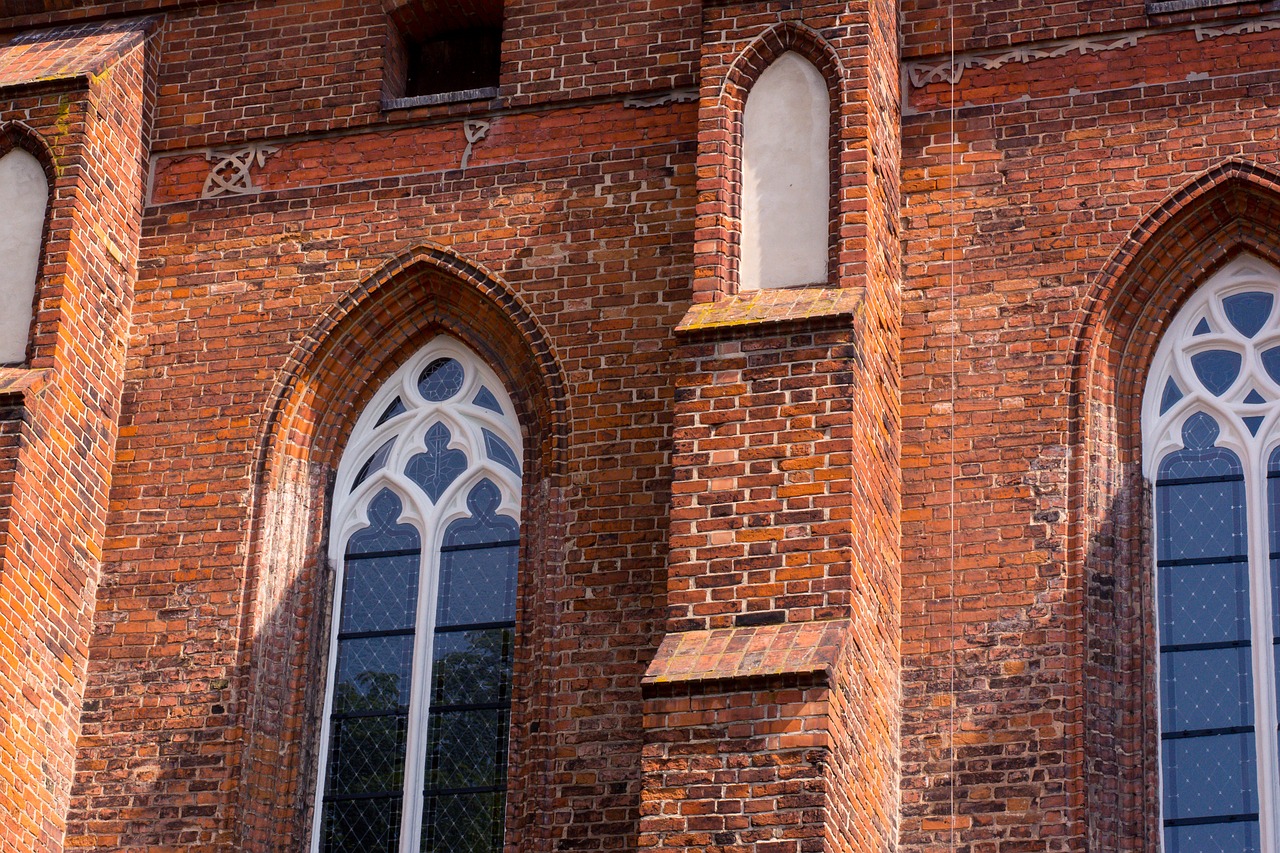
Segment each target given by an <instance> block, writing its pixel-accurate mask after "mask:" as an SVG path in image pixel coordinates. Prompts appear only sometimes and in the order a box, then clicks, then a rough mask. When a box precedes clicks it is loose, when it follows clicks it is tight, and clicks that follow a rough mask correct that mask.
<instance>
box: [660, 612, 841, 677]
mask: <svg viewBox="0 0 1280 853" xmlns="http://www.w3.org/2000/svg"><path fill="white" fill-rule="evenodd" d="M849 632H850V624H849V621H848V620H847V619H835V620H831V621H826V622H796V623H789V624H782V625H756V626H735V627H733V628H711V629H708V630H702V631H683V632H679V633H672V634H667V635H666V637H664V638H663V640H662V644H661V645H660V646H659V647H658V653H657V655H656V656H655V657H654V659H653V662H652V663H650V664H649V669H648V671H647V672H646V673H645V676H644V681H643V684H644V686H645V688H646V689H647V690H652V689H653V688H655V687H657V686H659V685H667V684H681V683H684V684H689V683H694V682H723V681H738V680H743V679H752V678H764V677H776V676H795V675H811V676H821V677H822V678H821V680H822V681H824V682H825V681H826V680H828V679H830V677H831V675H832V673H833V672H834V669H835V665H836V661H837V659H838V658H839V656H840V652H841V650H842V649H843V647H844V643H845V638H846V637H848V636H849Z"/></svg>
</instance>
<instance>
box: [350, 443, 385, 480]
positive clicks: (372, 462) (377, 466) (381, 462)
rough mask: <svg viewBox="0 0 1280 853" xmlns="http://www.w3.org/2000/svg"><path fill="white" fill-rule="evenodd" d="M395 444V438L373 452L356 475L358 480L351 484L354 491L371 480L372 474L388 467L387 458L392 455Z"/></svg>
mask: <svg viewBox="0 0 1280 853" xmlns="http://www.w3.org/2000/svg"><path fill="white" fill-rule="evenodd" d="M395 443H396V440H395V439H394V438H393V439H391V440H390V441H387V442H384V443H383V445H382V446H381V447H379V448H378V449H377V450H375V451H373V455H372V456H370V457H369V458H368V460H367V461H365V463H364V465H362V466H360V470H359V471H358V472H357V473H356V478H355V480H353V481H352V483H351V488H352V490H354V489H355V487H356V486H358V485H360V484H361V483H363V482H364V481H365V480H367V479H369V475H370V474H373V473H375V472H377V471H381V470H382V469H383V468H385V467H386V465H387V457H388V456H390V455H391V448H392V447H394V446H395Z"/></svg>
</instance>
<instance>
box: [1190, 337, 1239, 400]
mask: <svg viewBox="0 0 1280 853" xmlns="http://www.w3.org/2000/svg"><path fill="white" fill-rule="evenodd" d="M1240 363H1241V358H1240V353H1238V352H1232V351H1231V350H1225V349H1214V350H1209V351H1207V352H1198V353H1196V354H1195V355H1193V356H1191V369H1192V370H1194V371H1195V373H1196V377H1197V378H1198V379H1199V380H1200V382H1201V384H1203V385H1204V387H1205V388H1207V389H1209V393H1210V394H1213V395H1214V396H1215V397H1221V396H1222V395H1223V394H1225V393H1226V392H1227V389H1228V388H1230V387H1231V385H1232V383H1234V382H1235V381H1236V377H1237V376H1239V375H1240Z"/></svg>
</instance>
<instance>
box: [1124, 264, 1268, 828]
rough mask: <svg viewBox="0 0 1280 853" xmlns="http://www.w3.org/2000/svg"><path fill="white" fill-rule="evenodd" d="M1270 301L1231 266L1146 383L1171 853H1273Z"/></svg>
mask: <svg viewBox="0 0 1280 853" xmlns="http://www.w3.org/2000/svg"><path fill="white" fill-rule="evenodd" d="M1277 293H1280V271H1278V270H1276V269H1275V268H1274V267H1272V266H1271V265H1269V264H1267V263H1265V262H1263V261H1261V260H1259V259H1257V258H1254V257H1252V256H1248V255H1246V256H1242V257H1240V258H1237V259H1236V260H1234V261H1232V262H1231V263H1229V264H1227V265H1226V266H1225V267H1224V268H1223V269H1221V270H1220V271H1219V272H1218V273H1216V274H1215V275H1213V276H1212V277H1211V278H1210V279H1209V280H1208V281H1207V282H1205V284H1204V285H1203V286H1201V288H1200V289H1199V290H1198V291H1197V292H1196V293H1195V294H1194V295H1193V296H1192V298H1191V299H1190V300H1188V302H1187V304H1186V305H1185V306H1184V307H1183V308H1182V309H1181V310H1180V311H1179V312H1178V313H1177V314H1176V315H1175V316H1174V318H1173V320H1172V321H1171V322H1170V323H1169V325H1168V327H1167V329H1166V332H1165V335H1164V337H1163V338H1162V340H1161V343H1160V346H1159V348H1158V349H1157V352H1156V355H1155V359H1154V361H1153V363H1152V368H1151V373H1150V374H1149V376H1148V378H1147V390H1146V393H1145V396H1144V399H1143V423H1142V429H1143V449H1144V453H1143V464H1144V466H1145V468H1146V473H1147V476H1148V477H1149V478H1150V479H1151V480H1152V481H1153V482H1154V487H1155V488H1154V519H1153V522H1154V544H1155V558H1156V559H1155V572H1156V576H1155V593H1156V607H1155V622H1156V633H1157V636H1158V641H1159V655H1158V659H1157V669H1158V674H1159V678H1158V690H1159V713H1158V719H1159V725H1160V781H1161V797H1160V807H1161V820H1162V826H1163V841H1164V850H1165V853H1199V851H1204V850H1232V851H1241V853H1249V851H1258V853H1261V851H1274V850H1276V849H1280V837H1278V836H1277V826H1276V824H1277V819H1278V818H1280V723H1278V721H1277V710H1276V709H1277V704H1278V701H1280V668H1278V665H1277V655H1276V649H1277V647H1278V646H1280V447H1278V446H1277V445H1280V427H1278V426H1277V417H1276V414H1277V409H1278V408H1280V406H1277V402H1276V401H1277V400H1280V368H1277V365H1278V364H1280V347H1278V346H1277V344H1278V343H1280V316H1278V315H1280V311H1278V310H1277V301H1278V300H1277V299H1276V294H1277Z"/></svg>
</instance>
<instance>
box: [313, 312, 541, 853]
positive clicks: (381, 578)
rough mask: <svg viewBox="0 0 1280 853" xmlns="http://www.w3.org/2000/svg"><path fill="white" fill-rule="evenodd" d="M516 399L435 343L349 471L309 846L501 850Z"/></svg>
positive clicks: (336, 851)
mask: <svg viewBox="0 0 1280 853" xmlns="http://www.w3.org/2000/svg"><path fill="white" fill-rule="evenodd" d="M521 459H522V449H521V436H520V429H519V424H518V422H517V421H516V419H515V409H514V406H513V405H512V402H511V399H510V397H509V396H508V395H507V393H506V390H505V389H504V388H503V386H502V383H501V382H499V380H498V378H497V376H496V375H495V374H494V373H493V371H492V370H491V369H489V367H488V366H487V365H486V364H484V362H482V361H481V360H480V359H479V358H477V357H476V355H475V354H474V353H472V352H471V351H470V350H469V349H467V348H466V347H465V346H463V345H462V344H460V343H459V342H457V341H455V340H453V339H451V338H448V337H438V338H435V339H434V340H432V341H431V342H430V343H429V344H428V345H427V346H426V347H425V348H423V349H422V350H421V351H419V352H418V353H417V354H416V355H414V356H413V358H411V359H409V361H408V362H407V363H406V364H405V365H404V366H403V367H401V368H400V369H399V370H398V371H397V372H396V373H395V374H394V375H393V376H392V377H391V378H390V379H389V380H388V381H387V382H386V384H385V385H383V387H382V388H381V389H380V390H379V391H378V393H377V394H375V395H374V397H373V399H372V401H371V402H370V404H369V406H368V408H367V409H366V410H365V412H364V414H363V415H361V417H360V418H359V420H358V421H357V423H356V426H355V429H354V430H353V432H352V435H351V438H350V440H349V442H348V445H347V448H346V451H345V452H344V454H343V457H342V461H341V463H340V464H339V468H338V477H337V483H336V487H335V493H334V507H333V521H332V527H331V536H330V542H331V543H332V544H331V550H332V553H331V557H332V559H333V561H334V564H335V565H336V566H337V593H336V594H335V607H334V618H333V625H334V629H333V635H332V640H331V645H330V651H329V676H328V686H327V690H326V698H325V710H324V724H323V730H322V732H321V744H322V755H324V756H325V760H324V762H323V767H322V769H321V775H320V779H319V783H318V785H317V803H316V817H315V827H314V832H313V835H314V841H313V845H312V848H313V850H317V851H321V853H357V851H358V853H372V851H388V853H408V851H439V853H444V851H450V853H453V851H458V853H462V851H466V852H467V853H488V851H497V850H501V849H502V843H503V815H504V812H505V804H506V765H507V729H508V725H509V719H510V710H511V674H512V659H513V647H514V637H515V616H516V614H515V602H516V579H517V554H518V550H519V549H518V539H519V515H520V471H521Z"/></svg>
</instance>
